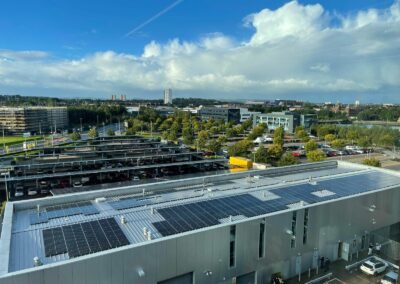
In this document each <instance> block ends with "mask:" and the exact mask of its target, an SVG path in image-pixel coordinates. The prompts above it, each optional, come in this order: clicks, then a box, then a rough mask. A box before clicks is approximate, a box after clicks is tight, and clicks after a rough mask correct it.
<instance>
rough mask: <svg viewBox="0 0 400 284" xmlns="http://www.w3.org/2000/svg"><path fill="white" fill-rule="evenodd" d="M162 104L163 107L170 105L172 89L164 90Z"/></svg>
mask: <svg viewBox="0 0 400 284" xmlns="http://www.w3.org/2000/svg"><path fill="white" fill-rule="evenodd" d="M164 104H165V105H169V104H172V89H165V90H164Z"/></svg>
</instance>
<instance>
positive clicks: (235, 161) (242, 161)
mask: <svg viewBox="0 0 400 284" xmlns="http://www.w3.org/2000/svg"><path fill="white" fill-rule="evenodd" d="M229 164H230V165H231V166H234V167H239V168H245V169H251V168H252V167H253V162H252V161H251V160H249V159H246V158H242V157H230V158H229Z"/></svg>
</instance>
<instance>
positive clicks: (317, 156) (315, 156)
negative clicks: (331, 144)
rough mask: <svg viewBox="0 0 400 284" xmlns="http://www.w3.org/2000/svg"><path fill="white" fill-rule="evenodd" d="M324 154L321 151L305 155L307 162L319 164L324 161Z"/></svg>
mask: <svg viewBox="0 0 400 284" xmlns="http://www.w3.org/2000/svg"><path fill="white" fill-rule="evenodd" d="M325 157H326V156H325V153H324V152H322V151H321V150H314V151H310V152H308V153H307V160H308V161H310V162H319V161H323V160H325Z"/></svg>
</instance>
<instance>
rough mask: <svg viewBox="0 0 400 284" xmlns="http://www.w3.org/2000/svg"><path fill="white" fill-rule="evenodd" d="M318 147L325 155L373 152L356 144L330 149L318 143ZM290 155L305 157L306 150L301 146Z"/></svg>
mask: <svg viewBox="0 0 400 284" xmlns="http://www.w3.org/2000/svg"><path fill="white" fill-rule="evenodd" d="M318 148H319V149H320V150H321V151H323V152H324V153H325V155H326V156H327V157H336V156H347V155H358V154H367V153H372V152H373V149H363V148H360V147H357V146H346V147H345V148H343V149H339V150H335V149H332V148H331V147H330V146H329V145H326V144H319V145H318ZM292 155H293V156H294V157H305V156H306V151H305V150H304V146H302V147H301V149H297V150H294V151H292Z"/></svg>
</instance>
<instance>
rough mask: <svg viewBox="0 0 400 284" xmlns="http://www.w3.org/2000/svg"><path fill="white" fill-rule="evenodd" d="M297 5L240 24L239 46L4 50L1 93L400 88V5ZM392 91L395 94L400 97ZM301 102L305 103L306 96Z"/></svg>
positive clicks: (235, 93) (225, 39)
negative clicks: (348, 10) (68, 55)
mask: <svg viewBox="0 0 400 284" xmlns="http://www.w3.org/2000/svg"><path fill="white" fill-rule="evenodd" d="M331 15H332V13H330V12H329V11H326V10H324V8H323V7H322V6H321V5H318V4H315V5H301V4H299V3H298V2H296V1H292V2H289V3H287V4H286V5H284V6H282V7H280V8H279V9H277V10H269V9H264V10H262V11H260V12H258V13H254V14H252V15H250V16H247V17H246V18H245V22H246V24H247V26H249V27H252V28H254V31H253V33H252V35H251V36H250V37H249V38H248V40H245V41H244V42H239V41H238V40H237V39H234V38H232V37H230V36H227V35H224V34H221V33H211V34H207V35H203V36H201V37H200V38H199V39H198V40H197V41H193V42H188V41H183V40H180V39H171V40H170V41H168V42H166V43H160V42H156V41H151V42H149V43H148V44H147V45H146V46H145V47H144V49H143V53H142V54H140V55H132V54H123V53H116V52H113V51H105V52H97V53H94V54H91V55H88V56H85V57H83V58H81V59H78V60H66V59H57V58H53V57H51V56H50V55H49V54H47V53H46V52H43V51H10V50H0V86H6V87H12V88H13V89H16V88H18V87H21V88H23V87H25V88H36V89H54V90H56V91H61V90H67V91H71V92H73V93H76V94H77V93H79V92H99V93H101V94H110V93H115V92H119V91H122V90H123V91H125V92H127V93H128V94H129V92H130V91H132V92H134V91H137V90H140V91H143V92H156V91H159V90H160V89H162V88H163V87H164V86H171V87H172V88H173V89H175V90H178V91H179V90H181V91H182V94H185V93H189V94H190V93H192V92H194V93H196V94H200V95H204V96H208V97H210V96H214V95H215V94H217V95H219V96H220V97H221V98H243V99H245V98H249V97H259V98H262V97H263V96H267V95H276V94H287V95H295V94H297V93H307V94H331V93H332V94H338V93H339V94H340V93H343V94H349V93H358V94H363V93H368V92H369V93H371V92H377V93H381V94H384V95H385V96H386V97H387V96H389V95H392V98H393V99H397V100H400V98H397V97H394V96H393V94H392V93H390V94H386V93H385V92H386V90H392V89H395V88H397V89H398V88H400V79H399V78H400V63H399V62H400V60H399V52H398V51H399V50H400V41H399V38H400V1H396V2H394V3H393V5H392V6H391V7H388V8H387V9H383V10H374V9H370V10H366V11H359V12H357V13H355V14H352V15H338V16H336V18H335V20H336V21H339V24H338V23H336V24H335V25H334V26H333V25H332V24H331V21H332V18H333V16H331ZM397 94H398V93H397ZM305 99H307V98H305Z"/></svg>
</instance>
